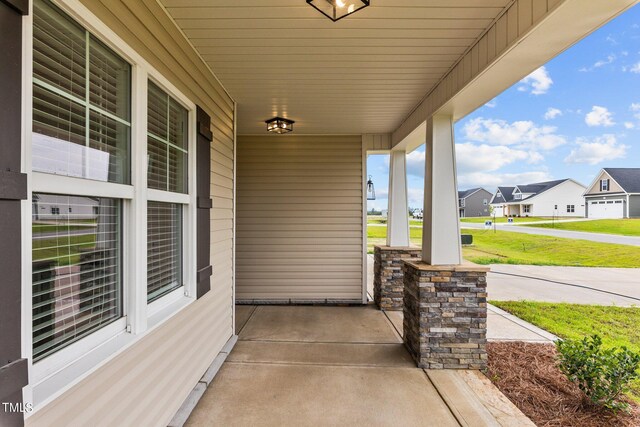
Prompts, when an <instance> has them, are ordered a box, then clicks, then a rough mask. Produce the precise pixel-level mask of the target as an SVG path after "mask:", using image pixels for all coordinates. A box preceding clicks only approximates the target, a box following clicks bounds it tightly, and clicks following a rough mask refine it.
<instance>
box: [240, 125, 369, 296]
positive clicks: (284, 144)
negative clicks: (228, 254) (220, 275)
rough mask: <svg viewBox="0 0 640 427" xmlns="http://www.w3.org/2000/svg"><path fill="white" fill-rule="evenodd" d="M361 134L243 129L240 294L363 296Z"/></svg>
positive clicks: (241, 142) (241, 149) (241, 151)
mask: <svg viewBox="0 0 640 427" xmlns="http://www.w3.org/2000/svg"><path fill="white" fill-rule="evenodd" d="M363 178H364V174H363V145H362V138H361V137H360V136H294V135H290V136H241V137H238V178H237V179H238V187H237V188H238V225H237V244H238V247H237V282H236V299H237V300H238V301H239V302H248V301H258V302H260V301H279V302H289V301H290V300H293V301H300V302H304V301H321V302H323V301H325V300H349V301H362V298H363V265H364V264H363V263H364V247H363V243H364V242H363V239H364V236H363V230H364V219H363V201H364V200H363V199H364V197H363Z"/></svg>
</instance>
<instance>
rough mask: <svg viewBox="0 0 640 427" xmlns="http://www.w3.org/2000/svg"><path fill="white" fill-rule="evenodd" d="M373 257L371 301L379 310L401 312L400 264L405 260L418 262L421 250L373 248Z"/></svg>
mask: <svg viewBox="0 0 640 427" xmlns="http://www.w3.org/2000/svg"><path fill="white" fill-rule="evenodd" d="M373 257H374V266H373V273H374V274H373V300H374V301H375V303H376V305H377V306H378V308H379V309H380V310H387V311H400V310H402V306H403V299H404V281H403V276H404V274H403V272H402V263H403V261H405V260H411V259H413V260H416V261H418V260H420V259H421V258H422V250H421V249H420V248H413V247H390V246H374V248H373Z"/></svg>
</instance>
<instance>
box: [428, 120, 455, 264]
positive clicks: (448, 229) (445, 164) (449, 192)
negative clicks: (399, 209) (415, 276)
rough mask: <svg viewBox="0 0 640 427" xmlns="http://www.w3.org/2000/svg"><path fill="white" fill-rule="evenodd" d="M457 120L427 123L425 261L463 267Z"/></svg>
mask: <svg viewBox="0 0 640 427" xmlns="http://www.w3.org/2000/svg"><path fill="white" fill-rule="evenodd" d="M457 187H458V185H457V177H456V156H455V144H454V137H453V118H452V117H451V116H445V115H438V116H433V117H431V118H429V119H427V140H426V161H425V175H424V219H423V221H424V223H423V235H422V260H423V261H424V262H425V263H427V264H431V265H447V264H462V245H461V243H460V222H459V221H460V220H459V214H460V213H459V211H458V188H457Z"/></svg>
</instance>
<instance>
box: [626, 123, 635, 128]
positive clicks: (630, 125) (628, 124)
mask: <svg viewBox="0 0 640 427" xmlns="http://www.w3.org/2000/svg"><path fill="white" fill-rule="evenodd" d="M624 127H625V129H633V128H635V127H636V125H635V124H633V123H632V122H624Z"/></svg>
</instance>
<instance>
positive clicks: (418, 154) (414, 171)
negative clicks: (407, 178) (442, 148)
mask: <svg viewBox="0 0 640 427" xmlns="http://www.w3.org/2000/svg"><path fill="white" fill-rule="evenodd" d="M424 156H425V154H424V150H414V151H412V152H411V153H409V154H407V174H409V175H413V176H416V177H418V178H424Z"/></svg>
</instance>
